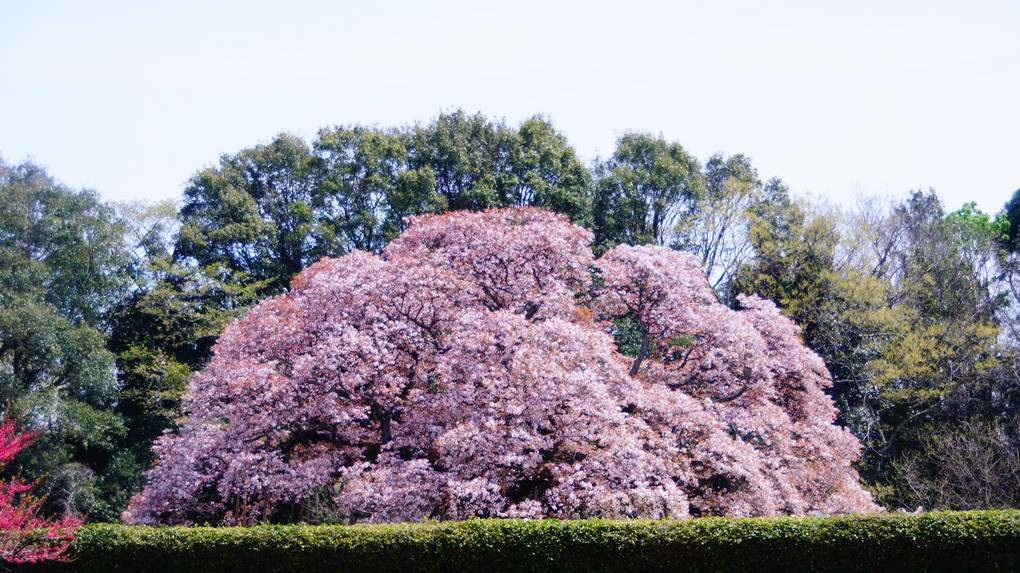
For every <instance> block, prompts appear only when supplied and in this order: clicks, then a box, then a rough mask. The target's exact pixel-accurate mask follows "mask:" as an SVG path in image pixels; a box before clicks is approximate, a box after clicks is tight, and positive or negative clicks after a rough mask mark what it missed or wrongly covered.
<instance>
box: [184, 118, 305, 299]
mask: <svg viewBox="0 0 1020 573" xmlns="http://www.w3.org/2000/svg"><path fill="white" fill-rule="evenodd" d="M313 167H314V161H313V156H312V153H311V150H310V149H309V148H308V146H307V145H306V144H305V143H304V141H302V140H301V139H300V138H298V137H295V136H292V135H288V134H280V135H278V136H277V137H276V139H274V140H273V141H272V142H270V143H268V144H264V145H256V146H255V147H254V148H251V149H245V150H242V151H241V152H239V153H236V154H234V155H224V156H222V157H221V158H220V165H219V166H218V167H215V168H207V169H203V170H202V171H200V172H199V173H198V174H196V175H195V176H194V177H192V178H191V181H190V182H189V183H188V186H187V187H186V188H185V190H184V196H185V203H184V206H183V207H182V208H181V230H180V235H179V237H178V240H177V246H176V250H175V256H176V257H177V258H178V260H184V261H191V262H192V263H193V264H196V265H197V266H200V267H204V266H209V265H213V264H219V265H222V266H224V267H225V268H226V269H229V270H230V271H231V272H236V273H241V275H240V276H241V277H242V280H243V281H244V282H245V283H246V284H256V285H258V290H259V292H260V293H262V294H275V293H278V292H282V291H283V290H285V289H286V287H287V283H288V282H290V279H291V277H293V276H294V275H295V274H297V273H298V271H300V270H301V269H303V268H304V267H305V266H306V265H308V264H309V263H311V262H312V256H313V255H312V253H313V252H317V251H318V250H321V249H317V248H316V245H315V244H314V242H313V237H314V235H313V229H314V216H313V212H312V203H313V200H314V199H313V192H314V189H315V186H316V181H315V174H316V172H315V170H314V169H313Z"/></svg>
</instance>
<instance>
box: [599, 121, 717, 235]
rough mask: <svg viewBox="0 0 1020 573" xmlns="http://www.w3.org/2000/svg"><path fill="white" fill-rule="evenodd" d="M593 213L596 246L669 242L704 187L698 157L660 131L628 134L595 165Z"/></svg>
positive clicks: (689, 214)
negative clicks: (651, 133) (611, 153)
mask: <svg viewBox="0 0 1020 573" xmlns="http://www.w3.org/2000/svg"><path fill="white" fill-rule="evenodd" d="M595 177H596V184H595V196H594V199H593V207H592V216H593V231H594V232H595V248H596V251H599V252H601V251H604V250H607V249H608V248H611V247H612V246H613V245H615V244H619V243H630V244H644V243H655V244H660V245H665V244H670V243H671V242H672V241H673V239H674V237H673V232H674V229H675V227H676V223H677V222H678V221H679V220H681V219H683V218H684V217H687V216H691V215H692V214H693V212H694V209H695V208H696V204H697V201H698V200H699V199H700V198H701V197H702V194H703V192H704V186H705V182H704V175H703V174H702V172H701V165H700V164H699V163H698V161H697V159H695V158H694V157H693V156H691V155H690V154H688V153H687V151H686V150H685V149H684V148H683V146H681V145H680V144H679V143H676V142H672V143H670V142H667V141H666V140H665V139H663V138H662V136H659V137H654V136H652V135H649V134H645V133H626V134H624V135H623V136H622V137H620V138H619V139H618V140H617V142H616V150H615V151H614V152H613V155H612V157H611V158H609V160H607V161H604V162H600V163H598V164H597V165H596V167H595Z"/></svg>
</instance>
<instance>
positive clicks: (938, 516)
mask: <svg viewBox="0 0 1020 573" xmlns="http://www.w3.org/2000/svg"><path fill="white" fill-rule="evenodd" d="M78 538H79V542H78V545H77V549H76V550H75V553H74V555H75V559H74V561H72V562H70V563H52V564H42V565H31V566H23V567H20V568H18V569H15V570H16V571H30V572H34V571H47V572H50V571H67V572H101V573H111V572H114V571H146V572H153V573H158V572H164V571H165V572H171V571H173V572H192V571H194V572H199V571H202V572H242V571H245V572H248V571H251V572H255V571H259V572H262V571H265V572H283V571H301V572H308V573H314V572H319V571H324V572H325V571H329V572H334V571H335V572H341V571H343V572H348V571H365V572H372V573H379V572H384V571H483V572H485V573H497V572H501V571H557V572H563V571H699V572H700V571H703V572H724V571H733V572H737V571H754V572H756V573H759V572H764V571H1013V570H1017V569H1020V512H1017V511H984V512H940V513H928V514H921V515H911V514H880V515H847V516H836V517H782V518H757V519H746V518H703V519H694V520H688V521H637V520H635V521H603V520H582V521H556V520H532V521H528V520H473V521H465V522H430V523H416V524H396V525H355V526H305V525H296V526H295V525H290V526H260V527H251V528H228V527H222V528H212V527H194V528H183V527H160V528H150V527H137V526H136V527H124V526H119V525H90V526H86V527H84V528H82V530H81V532H80V533H79V536H78Z"/></svg>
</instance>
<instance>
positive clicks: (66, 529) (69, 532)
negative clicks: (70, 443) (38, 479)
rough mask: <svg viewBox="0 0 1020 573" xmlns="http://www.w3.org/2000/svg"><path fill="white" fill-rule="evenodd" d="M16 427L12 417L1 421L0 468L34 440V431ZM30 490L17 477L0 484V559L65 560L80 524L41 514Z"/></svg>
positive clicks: (75, 519) (73, 520) (9, 560)
mask: <svg viewBox="0 0 1020 573" xmlns="http://www.w3.org/2000/svg"><path fill="white" fill-rule="evenodd" d="M15 426H16V424H15V421H14V420H13V419H10V418H8V419H6V420H4V421H3V422H0V467H3V466H4V465H6V464H7V463H8V462H9V461H11V459H12V458H14V456H15V455H16V454H17V453H18V452H20V451H21V450H23V449H24V448H25V446H27V445H28V444H29V442H30V441H31V440H32V437H33V434H32V433H31V432H19V431H18V430H17V429H16V427H15ZM30 489H32V484H29V483H25V482H23V481H20V480H17V479H15V480H12V481H9V482H4V483H0V562H7V563H36V562H38V561H43V560H57V561H62V560H64V552H65V551H67V548H68V547H69V546H70V545H71V542H72V541H73V540H74V533H75V532H76V531H77V530H78V526H79V525H81V520H80V519H78V518H76V517H74V516H63V517H60V518H57V519H47V518H45V517H42V516H41V515H40V514H39V508H40V506H41V505H42V500H39V499H35V498H32V497H28V492H29V490H30Z"/></svg>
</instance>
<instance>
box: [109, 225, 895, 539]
mask: <svg viewBox="0 0 1020 573" xmlns="http://www.w3.org/2000/svg"><path fill="white" fill-rule="evenodd" d="M590 241H591V233H590V232H589V231H587V230H585V229H582V228H580V227H577V226H574V225H571V224H569V223H568V222H567V221H566V219H565V218H564V217H562V216H559V215H554V214H551V213H547V212H544V211H540V210H536V209H530V208H523V209H514V210H490V211H485V212H482V213H469V212H460V213H451V214H448V215H443V216H424V217H416V218H412V219H411V220H410V225H409V228H408V230H407V231H406V232H405V233H404V234H403V235H401V236H400V237H399V238H398V239H396V240H395V241H394V242H393V243H391V244H390V245H389V246H388V247H387V248H386V249H385V250H384V252H383V253H382V255H381V256H376V255H372V254H368V253H363V252H355V253H352V254H350V255H347V256H344V257H340V258H337V259H324V260H322V261H320V262H318V263H316V264H314V265H312V266H311V267H309V268H308V269H306V270H305V271H304V272H302V273H301V274H300V275H299V276H298V277H297V278H296V279H295V280H294V281H293V283H292V285H291V291H290V292H289V293H288V294H285V295H281V296H277V297H274V298H271V299H267V300H265V301H263V302H262V303H260V304H259V305H258V306H256V307H255V308H253V309H252V310H251V311H250V312H249V314H248V315H247V317H245V318H244V319H242V320H240V321H238V322H236V323H234V324H232V325H230V326H229V327H227V328H226V329H225V330H224V332H223V333H222V335H221V336H220V338H219V341H218V343H217V346H216V348H215V356H214V358H213V359H212V361H211V362H210V364H209V366H208V367H207V368H206V370H205V371H204V372H201V373H199V374H197V375H196V376H195V377H194V378H193V380H192V381H191V385H190V389H189V392H188V395H187V396H186V398H185V405H186V407H187V409H188V412H189V416H188V419H187V421H186V422H185V424H184V425H183V427H182V428H181V430H180V431H179V432H178V433H168V434H166V435H164V436H163V437H161V438H160V439H159V440H158V441H157V442H156V444H155V446H154V450H155V453H156V455H157V462H156V465H155V467H154V468H153V469H152V470H150V471H149V473H148V480H149V484H148V486H147V487H146V489H145V490H144V491H143V492H142V493H141V494H139V495H138V496H136V497H135V499H134V500H133V501H132V503H131V505H130V507H129V508H128V510H127V511H126V512H125V513H124V516H123V519H124V520H125V521H126V522H128V523H159V522H161V523H184V524H187V523H196V522H213V523H220V522H223V523H250V522H252V521H254V520H258V519H265V518H271V517H274V516H276V517H283V513H284V512H292V511H294V510H295V508H298V509H300V508H301V507H302V505H307V504H308V503H309V501H310V500H313V499H321V498H322V496H323V495H326V496H328V498H329V502H330V503H331V504H332V507H333V508H334V510H335V511H336V512H338V513H339V514H341V515H344V516H348V517H349V518H350V519H352V520H354V519H363V520H366V521H376V522H378V521H404V520H422V519H463V518H468V517H472V516H493V517H495V516H502V517H559V518H574V517H586V516H604V517H616V516H642V517H652V518H657V517H667V516H669V517H686V516H690V515H709V514H729V515H776V514H783V513H806V512H808V511H812V510H817V511H821V512H824V513H835V512H857V511H872V510H874V509H875V506H874V505H873V503H872V502H871V498H870V496H869V494H868V493H866V492H865V491H864V490H862V489H861V488H860V486H859V485H858V476H857V474H856V473H855V472H854V470H853V469H852V468H851V466H850V464H851V463H852V462H853V461H854V460H855V459H856V457H857V456H858V454H859V449H860V445H859V444H858V442H857V441H856V440H855V439H854V438H853V437H852V436H851V435H850V434H849V433H848V432H846V431H845V430H843V429H841V428H838V427H836V426H834V425H833V420H834V416H835V409H834V407H833V405H832V402H831V400H830V399H829V398H828V397H827V396H826V395H825V394H824V393H823V392H822V388H824V387H825V386H826V385H828V384H830V383H831V380H830V378H829V375H828V373H827V371H826V369H825V365H824V364H823V363H822V361H821V359H820V358H818V356H816V355H815V354H813V353H812V352H810V351H809V350H808V349H807V348H806V347H805V346H804V345H803V344H802V343H801V341H800V340H799V339H798V329H797V327H796V326H795V325H793V324H792V323H791V322H790V321H789V320H787V319H786V318H785V317H783V316H782V315H781V314H780V313H779V312H778V311H777V310H776V308H775V307H774V306H773V305H772V304H771V303H768V302H765V301H762V300H760V299H756V298H745V299H742V304H743V305H744V307H745V309H744V310H742V311H733V310H730V309H729V308H727V307H725V306H724V305H722V304H720V303H719V302H718V301H717V300H716V299H715V297H714V295H713V293H712V290H711V289H710V288H709V286H708V282H707V279H706V277H705V275H704V273H703V272H702V271H701V269H700V268H699V266H698V264H697V261H696V259H694V258H693V257H691V256H689V255H687V254H684V253H679V252H675V251H671V250H669V249H665V248H661V247H629V246H621V247H618V248H616V249H614V250H612V251H610V252H608V253H606V254H605V255H604V256H603V257H601V258H600V259H598V260H595V259H594V258H593V256H592V253H591V250H590V248H589V247H588V244H589V242H590ZM593 276H594V279H593ZM624 326H626V328H629V329H630V331H631V332H632V333H636V336H637V338H638V339H639V341H640V344H639V349H638V350H637V351H636V354H637V356H625V355H623V354H621V353H620V352H619V351H618V347H617V343H616V341H615V340H614V335H616V336H622V329H623V328H624Z"/></svg>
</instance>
